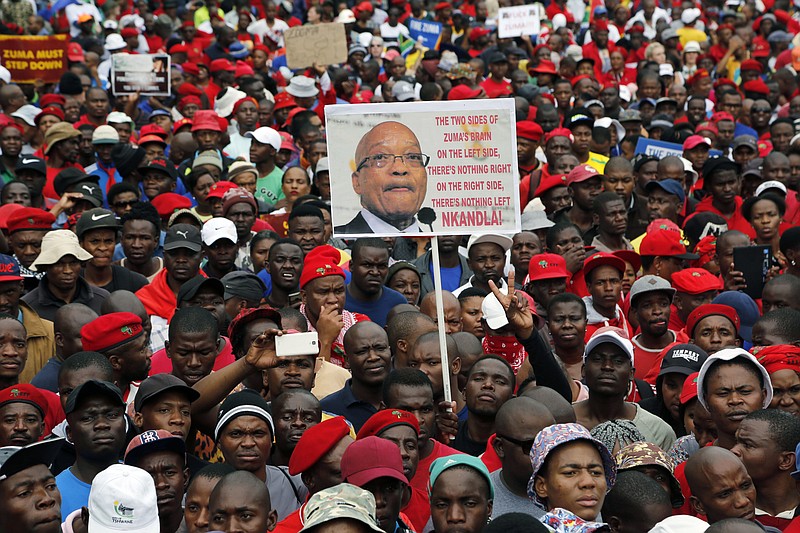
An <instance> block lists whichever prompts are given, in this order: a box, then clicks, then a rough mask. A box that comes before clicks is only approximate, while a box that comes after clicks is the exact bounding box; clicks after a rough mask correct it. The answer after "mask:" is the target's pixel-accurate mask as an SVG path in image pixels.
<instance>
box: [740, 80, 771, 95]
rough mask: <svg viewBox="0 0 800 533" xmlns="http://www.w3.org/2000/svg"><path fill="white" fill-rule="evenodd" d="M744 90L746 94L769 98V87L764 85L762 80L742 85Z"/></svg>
mask: <svg viewBox="0 0 800 533" xmlns="http://www.w3.org/2000/svg"><path fill="white" fill-rule="evenodd" d="M742 90H743V91H744V92H746V93H756V94H760V95H762V96H769V87H767V84H766V83H764V80H762V79H761V78H759V79H757V80H750V81H746V82H745V83H744V84H742Z"/></svg>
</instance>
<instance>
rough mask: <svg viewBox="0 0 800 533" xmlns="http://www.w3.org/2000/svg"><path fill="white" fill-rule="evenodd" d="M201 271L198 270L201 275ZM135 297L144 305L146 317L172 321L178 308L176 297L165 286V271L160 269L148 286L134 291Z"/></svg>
mask: <svg viewBox="0 0 800 533" xmlns="http://www.w3.org/2000/svg"><path fill="white" fill-rule="evenodd" d="M202 273H203V271H202V270H200V274H201V275H202ZM136 297H137V298H139V300H140V301H141V302H142V304H144V308H145V309H146V310H147V314H148V315H155V316H160V317H162V318H166V319H167V321H170V320H172V315H174V314H175V308H176V307H178V297H177V296H176V295H175V293H174V292H172V289H171V288H170V287H169V285H167V269H166V268H162V269H161V271H160V272H159V273H158V274H156V277H154V278H153V281H151V282H150V284H149V285H145V286H144V287H142V288H141V289H139V290H138V291H136Z"/></svg>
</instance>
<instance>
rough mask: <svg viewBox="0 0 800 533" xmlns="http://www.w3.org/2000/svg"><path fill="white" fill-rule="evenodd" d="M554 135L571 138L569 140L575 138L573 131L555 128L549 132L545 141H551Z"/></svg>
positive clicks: (571, 140)
mask: <svg viewBox="0 0 800 533" xmlns="http://www.w3.org/2000/svg"><path fill="white" fill-rule="evenodd" d="M554 137H566V138H567V139H569V142H573V141H574V140H575V137H573V136H572V132H571V131H570V130H569V129H567V128H555V129H554V130H551V131H549V132H547V135H545V136H544V143H545V144H547V143H548V142H550V139H553V138H554Z"/></svg>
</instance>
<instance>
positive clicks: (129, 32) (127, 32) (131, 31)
mask: <svg viewBox="0 0 800 533" xmlns="http://www.w3.org/2000/svg"><path fill="white" fill-rule="evenodd" d="M119 34H120V35H122V38H123V39H127V38H128V37H138V36H139V30H137V29H136V28H130V27H129V28H122V31H121V32H119Z"/></svg>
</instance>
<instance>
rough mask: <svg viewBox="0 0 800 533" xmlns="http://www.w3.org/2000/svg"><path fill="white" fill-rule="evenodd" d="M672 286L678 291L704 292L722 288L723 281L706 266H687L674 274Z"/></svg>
mask: <svg viewBox="0 0 800 533" xmlns="http://www.w3.org/2000/svg"><path fill="white" fill-rule="evenodd" d="M672 286H673V287H674V288H675V290H676V291H678V292H685V293H686V294H702V293H704V292H708V291H714V290H721V289H722V281H721V280H720V279H719V278H718V277H717V276H715V275H714V274H712V273H711V272H709V271H708V270H706V269H704V268H685V269H683V270H681V271H679V272H676V273H674V274H673V275H672Z"/></svg>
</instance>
